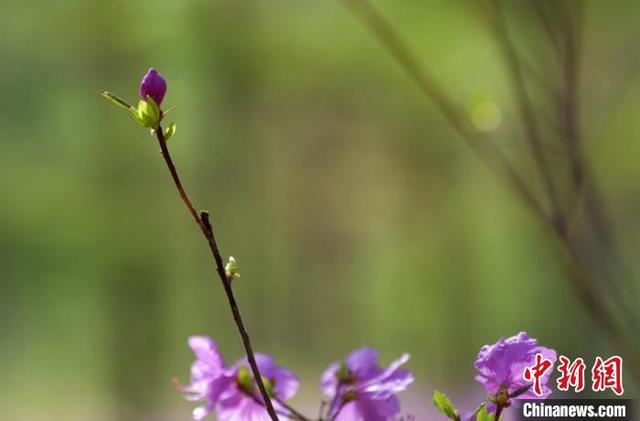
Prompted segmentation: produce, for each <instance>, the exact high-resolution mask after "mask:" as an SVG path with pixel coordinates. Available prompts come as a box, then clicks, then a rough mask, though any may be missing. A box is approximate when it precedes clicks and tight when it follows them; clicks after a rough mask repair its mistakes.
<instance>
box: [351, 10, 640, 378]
mask: <svg viewBox="0 0 640 421" xmlns="http://www.w3.org/2000/svg"><path fill="white" fill-rule="evenodd" d="M341 1H342V3H343V4H344V5H345V6H347V8H348V9H349V10H350V11H351V12H352V13H353V15H354V16H355V17H356V18H357V19H358V20H360V21H361V22H362V24H363V25H364V26H365V28H366V29H367V30H368V31H369V32H370V34H371V35H372V36H373V37H374V38H376V39H377V40H378V41H379V42H380V44H381V45H382V46H383V47H384V48H385V49H386V50H387V52H388V53H389V54H390V55H391V56H392V57H393V58H394V59H395V61H396V62H397V63H398V64H399V65H400V67H401V68H402V70H404V71H405V73H406V74H407V75H408V76H409V77H410V78H411V79H413V81H414V82H415V83H416V84H417V86H418V88H419V89H420V91H421V92H422V93H423V94H424V95H425V96H426V97H428V98H429V99H430V100H432V101H433V103H434V104H435V105H436V107H437V108H438V109H439V110H440V111H441V112H442V113H443V115H444V116H445V118H446V120H447V121H448V122H449V123H450V124H451V126H452V127H453V128H454V129H455V130H456V131H457V132H458V133H459V134H460V135H461V137H462V139H463V140H464V142H465V143H466V144H467V146H469V147H470V149H471V150H472V151H473V152H474V153H475V154H476V155H477V156H478V158H480V160H481V161H482V162H483V163H484V164H486V165H487V167H488V168H489V169H490V170H492V171H493V172H494V174H495V175H496V176H498V177H499V178H502V179H504V180H505V181H506V182H507V183H508V185H509V186H510V187H511V188H512V189H513V191H514V192H515V193H516V194H517V195H518V197H519V198H520V199H521V200H522V201H523V202H524V204H525V205H526V206H527V207H528V208H529V209H530V210H531V211H532V212H533V214H534V216H535V217H536V218H537V219H538V220H539V221H540V222H541V223H542V225H543V226H544V227H546V228H547V229H548V230H549V232H550V233H551V234H552V236H553V238H554V239H555V240H557V244H558V246H559V247H558V249H559V250H560V251H561V253H562V254H563V257H564V258H565V261H566V262H567V264H568V276H567V280H568V283H569V285H570V286H571V287H572V289H573V291H574V293H575V294H576V297H577V298H578V299H579V301H580V302H581V304H582V305H583V306H584V308H585V309H586V310H587V312H588V313H589V316H591V318H592V319H593V321H594V322H595V324H596V325H597V326H598V327H599V328H600V329H601V331H602V332H604V333H605V334H606V335H607V336H608V337H609V338H610V340H611V342H612V343H613V344H614V345H616V346H619V347H620V349H621V350H622V351H623V352H624V353H625V354H626V355H627V356H628V358H630V359H632V360H633V363H632V364H631V365H630V368H631V371H632V374H633V376H634V377H635V381H636V383H640V358H638V355H640V354H638V350H639V349H640V346H639V345H638V341H637V340H636V336H635V335H634V334H633V333H634V330H633V328H631V329H629V328H628V327H627V326H626V325H627V324H631V326H633V327H635V326H637V325H638V322H637V320H636V317H635V315H634V314H633V308H632V307H629V306H628V305H626V303H625V302H624V298H625V296H624V294H620V293H619V292H618V287H617V286H616V285H615V283H614V282H613V281H612V280H610V279H608V278H612V277H611V276H606V275H605V274H602V273H601V272H603V271H605V270H607V268H606V267H602V266H608V265H609V266H610V265H611V264H610V263H606V262H605V263H602V262H600V261H599V260H600V259H594V258H593V256H590V255H585V251H584V250H583V249H584V248H585V247H586V246H589V245H590V244H591V243H592V242H590V241H588V240H586V239H581V238H579V237H577V236H576V235H575V233H573V232H570V230H569V229H570V227H571V228H574V225H576V224H577V223H578V220H579V219H580V218H579V217H580V216H581V214H582V213H583V212H584V213H586V214H587V216H588V218H589V219H590V221H589V223H590V224H591V225H592V227H593V228H592V229H593V231H594V232H595V233H596V237H597V240H599V241H596V242H597V243H603V244H604V245H605V246H606V247H605V249H604V250H603V249H602V248H601V249H599V251H600V253H606V257H608V258H610V259H613V258H615V257H616V256H611V257H610V255H613V254H614V252H613V250H615V247H613V244H610V242H609V241H610V237H611V228H610V227H609V226H608V225H609V224H608V223H606V218H605V217H604V211H603V209H602V204H601V203H599V200H597V199H599V194H598V192H597V191H596V190H595V187H594V185H593V182H589V181H590V176H589V175H588V174H586V171H587V165H586V162H585V157H584V151H583V149H582V144H583V141H582V139H581V131H580V121H579V112H580V108H579V105H578V81H579V74H580V72H579V58H580V40H581V35H582V28H581V23H582V10H581V8H579V10H577V11H572V10H568V11H566V13H567V14H568V16H569V17H571V16H573V19H574V22H573V23H572V25H563V26H562V28H564V33H563V31H558V30H556V29H555V27H554V23H553V22H551V19H550V17H549V16H548V14H547V13H546V10H544V8H542V3H539V4H536V5H535V6H536V7H537V8H538V10H537V13H534V15H536V16H538V17H539V18H540V20H541V21H542V23H541V25H542V26H543V29H544V30H545V31H546V34H548V36H549V38H550V42H551V43H553V48H554V49H555V50H556V53H557V54H558V55H559V56H560V62H561V64H562V66H563V67H562V69H563V82H564V86H563V88H564V90H563V94H564V95H562V96H561V98H562V101H563V102H562V103H561V104H560V105H561V111H562V114H561V116H562V119H561V124H560V125H559V126H560V128H561V131H562V137H563V141H564V142H566V149H567V155H568V159H569V162H570V165H569V166H570V173H569V179H570V185H571V188H572V189H571V190H572V192H571V194H570V195H569V200H570V204H569V206H568V209H565V206H562V201H561V200H560V199H559V198H558V191H557V188H556V183H559V181H558V178H557V177H555V178H554V174H552V172H551V170H552V169H551V168H550V166H549V164H548V163H547V159H546V157H545V155H544V151H543V150H542V143H541V140H542V139H541V134H540V131H539V129H538V121H537V120H538V119H537V118H536V117H537V116H536V115H535V113H536V110H534V107H533V105H532V103H531V99H530V97H529V95H528V94H527V91H526V87H525V81H524V79H523V77H524V76H523V70H524V69H523V67H522V66H523V65H522V60H521V58H520V57H519V56H518V54H517V52H516V50H515V45H514V43H513V41H512V39H511V36H510V34H509V32H508V31H507V26H506V17H505V16H504V13H503V11H502V5H501V2H500V1H499V0H492V1H490V2H487V3H482V4H486V5H487V6H488V8H487V10H486V12H487V13H488V17H489V21H490V22H491V24H492V28H493V30H494V33H495V35H496V38H497V41H498V43H499V44H500V46H501V47H502V52H503V54H504V55H505V56H506V57H505V58H506V60H507V72H508V73H509V75H510V76H511V78H512V81H513V85H514V91H515V99H516V103H517V105H518V108H519V111H520V116H521V120H522V123H523V126H524V129H525V138H526V139H527V143H528V144H529V146H530V151H529V152H530V153H531V155H532V159H533V160H534V162H535V164H536V168H537V171H538V172H539V175H540V177H541V179H542V182H543V183H542V184H543V186H544V188H545V190H546V194H547V195H548V198H549V203H548V206H545V205H544V202H543V201H541V200H540V198H538V197H537V195H536V194H534V189H533V188H532V186H531V183H530V182H529V180H528V179H527V178H526V177H525V176H523V175H522V174H521V173H520V172H519V171H518V170H517V169H516V168H515V167H514V166H513V165H512V164H511V163H510V162H509V161H508V160H507V159H506V157H505V155H504V154H503V153H502V151H501V150H500V149H499V148H497V147H496V146H495V145H494V144H492V143H491V142H490V141H489V139H488V137H487V136H486V135H485V134H483V133H480V132H478V131H477V130H475V129H474V128H473V127H472V126H471V125H470V124H469V122H468V118H467V116H466V114H465V111H464V110H463V109H462V108H461V107H459V106H458V105H457V104H456V103H455V101H454V100H453V98H452V97H451V96H450V95H449V93H448V92H447V91H446V90H445V89H444V88H443V87H442V86H441V85H440V84H439V83H438V82H437V80H436V79H435V78H434V77H433V76H432V75H431V74H430V72H429V71H428V70H429V69H428V68H426V67H425V66H424V65H423V64H422V63H421V61H420V60H419V58H418V55H417V54H416V53H415V51H414V50H413V49H412V48H411V47H410V45H409V43H407V42H406V40H405V39H404V38H403V37H402V36H401V35H400V33H399V32H398V30H397V29H396V28H395V27H394V26H393V25H392V24H391V23H390V22H389V21H388V20H387V19H386V18H385V17H384V15H382V14H381V13H380V12H379V11H378V10H377V9H376V8H375V7H374V6H373V5H372V4H371V2H370V1H369V0H341ZM533 3H534V4H535V3H538V2H536V1H533ZM554 4H555V3H554ZM563 4H564V3H563ZM568 4H570V5H571V4H573V3H568ZM563 36H564V38H563ZM565 44H566V45H565ZM564 50H570V51H569V52H568V53H565V51H564ZM603 238H604V239H606V240H609V241H607V242H604V241H601V239H603ZM609 301H612V302H609ZM616 310H618V312H620V313H622V315H621V316H622V317H620V316H618V315H617V314H616V313H617V312H616ZM622 318H626V319H629V320H630V321H631V322H627V321H626V320H620V319H622ZM636 331H637V329H636Z"/></svg>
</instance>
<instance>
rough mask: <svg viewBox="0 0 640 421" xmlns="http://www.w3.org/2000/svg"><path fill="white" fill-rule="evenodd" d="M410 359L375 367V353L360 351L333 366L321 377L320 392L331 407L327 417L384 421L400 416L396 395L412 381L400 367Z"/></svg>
mask: <svg viewBox="0 0 640 421" xmlns="http://www.w3.org/2000/svg"><path fill="white" fill-rule="evenodd" d="M408 360H409V355H408V354H404V355H402V356H401V357H400V358H399V359H397V360H396V361H394V362H392V363H391V364H390V365H389V366H388V367H386V368H382V367H379V366H378V352H377V351H376V350H374V349H372V348H361V349H358V350H356V351H354V352H352V353H351V354H350V355H349V356H348V357H347V359H346V361H345V362H343V363H333V364H331V365H330V366H329V368H328V369H327V370H326V371H325V372H324V374H323V375H322V381H321V385H322V390H323V392H324V394H325V396H326V397H327V398H328V400H329V402H331V404H330V408H329V412H330V414H329V418H330V419H333V417H335V416H336V414H338V415H337V418H336V420H337V421H365V420H366V421H384V420H389V419H392V418H393V417H394V416H396V415H398V414H399V413H400V402H399V401H398V398H397V397H396V393H398V392H401V391H403V390H405V389H406V388H407V387H408V386H409V384H411V383H412V382H413V375H412V374H411V373H410V372H409V371H406V370H402V369H400V367H401V366H402V365H403V364H404V363H406V362H407V361H408Z"/></svg>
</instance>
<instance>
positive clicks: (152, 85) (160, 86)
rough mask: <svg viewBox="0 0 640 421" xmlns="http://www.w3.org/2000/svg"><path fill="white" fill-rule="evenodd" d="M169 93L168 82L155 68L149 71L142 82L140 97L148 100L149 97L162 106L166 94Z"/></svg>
mask: <svg viewBox="0 0 640 421" xmlns="http://www.w3.org/2000/svg"><path fill="white" fill-rule="evenodd" d="M166 92H167V82H166V81H165V80H164V78H163V77H162V76H160V74H159V73H158V71H157V70H156V69H154V68H153V67H152V68H150V69H149V71H148V72H147V74H146V75H144V77H143V78H142V82H140V96H141V97H142V99H144V100H146V99H147V97H151V98H153V100H154V101H155V102H156V104H158V107H159V106H160V104H162V100H163V99H164V94H165V93H166Z"/></svg>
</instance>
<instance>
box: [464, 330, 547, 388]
mask: <svg viewBox="0 0 640 421" xmlns="http://www.w3.org/2000/svg"><path fill="white" fill-rule="evenodd" d="M538 352H541V353H542V354H543V355H544V356H545V358H549V359H551V360H552V361H553V362H554V363H555V361H556V353H555V351H554V350H552V349H548V348H544V347H541V346H538V341H537V340H535V339H533V338H530V337H529V335H528V334H527V333H525V332H520V333H519V334H517V335H515V336H512V337H510V338H507V339H505V338H500V340H499V341H498V342H497V343H495V344H493V345H485V346H483V347H482V348H481V349H480V352H479V354H478V358H477V360H476V364H475V365H476V368H477V369H478V372H479V374H478V375H477V376H476V380H477V381H479V382H480V383H482V384H483V385H484V387H485V389H486V391H487V392H488V393H489V394H491V395H494V394H496V393H497V392H498V390H499V389H500V388H501V387H506V388H507V390H508V392H509V393H512V392H514V391H516V390H517V389H519V388H521V387H523V386H525V385H527V384H528V382H525V381H524V379H523V378H522V373H523V372H524V369H525V368H526V367H528V366H531V365H532V364H533V363H534V361H535V355H536V353H538ZM552 371H553V370H552V369H550V370H549V371H548V372H547V373H546V375H545V376H543V377H542V383H543V384H545V383H546V382H547V381H548V380H549V377H550V376H551V372H552ZM543 391H544V392H545V393H546V392H549V393H550V392H551V391H550V390H549V389H548V388H547V387H546V386H544V387H543ZM531 394H532V393H531ZM546 394H547V395H548V393H546ZM524 397H529V392H527V393H526V394H525V395H523V397H522V398H523V399H524Z"/></svg>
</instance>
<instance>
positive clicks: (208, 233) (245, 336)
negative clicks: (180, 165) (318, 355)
mask: <svg viewBox="0 0 640 421" xmlns="http://www.w3.org/2000/svg"><path fill="white" fill-rule="evenodd" d="M155 134H156V138H157V139H158V144H159V145H160V152H161V153H162V158H163V159H164V162H165V163H166V164H167V168H168V169H169V172H170V173H171V178H172V179H173V183H174V184H175V186H176V189H177V190H178V194H179V195H180V198H181V199H182V202H183V203H184V205H185V206H186V207H187V209H188V210H189V213H190V214H191V216H192V217H193V219H194V221H195V223H196V224H197V225H198V227H199V228H200V231H201V232H202V235H204V237H205V239H206V240H207V243H208V244H209V249H210V250H211V254H212V255H213V260H214V261H215V264H216V272H217V273H218V277H219V278H220V281H221V283H222V286H223V288H224V292H225V294H226V296H227V301H228V302H229V307H230V308H231V313H232V314H233V320H234V321H235V324H236V327H237V328H238V332H240V337H241V338H242V345H243V346H244V349H245V352H246V353H247V359H248V360H249V365H250V366H251V371H252V373H253V377H254V379H255V381H256V383H257V384H258V389H259V390H260V395H261V396H262V400H263V401H264V406H265V408H266V410H267V412H268V413H269V416H270V417H271V419H272V420H273V421H278V415H277V413H276V411H275V409H274V407H273V404H272V403H271V399H270V398H269V393H268V392H267V389H266V387H265V385H264V383H263V382H262V375H261V374H260V369H259V368H258V363H257V362H256V357H255V354H254V352H253V347H252V346H251V338H250V337H249V333H248V332H247V329H246V328H245V326H244V322H243V320H242V315H241V314H240V309H239V308H238V303H237V301H236V298H235V295H234V294H233V288H232V286H231V279H229V277H228V276H227V274H226V272H225V269H224V261H223V259H222V255H221V253H220V249H219V247H218V243H217V242H216V237H215V235H214V233H213V227H212V226H211V222H210V220H209V214H208V212H206V211H202V212H200V213H198V211H197V210H196V208H195V206H194V205H193V202H191V199H189V196H188V195H187V192H186V190H185V189H184V187H183V185H182V182H181V181H180V176H179V175H178V171H177V170H176V167H175V165H174V163H173V159H172V158H171V154H170V153H169V148H168V147H167V140H166V139H165V136H164V131H163V130H162V126H160V125H158V128H157V129H156V130H155Z"/></svg>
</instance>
